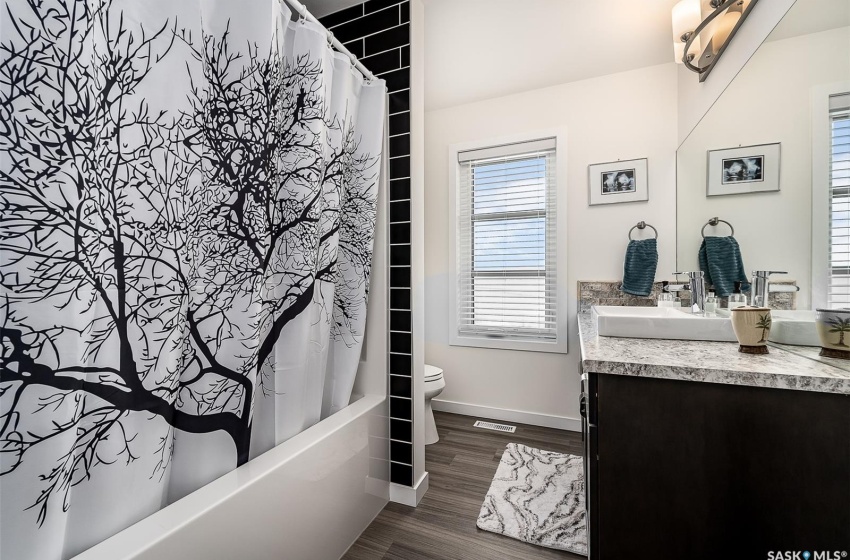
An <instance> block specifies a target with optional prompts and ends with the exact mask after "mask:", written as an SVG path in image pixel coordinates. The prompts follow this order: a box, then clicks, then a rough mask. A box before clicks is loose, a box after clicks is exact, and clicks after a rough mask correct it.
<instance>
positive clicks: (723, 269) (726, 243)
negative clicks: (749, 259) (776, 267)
mask: <svg viewBox="0 0 850 560" xmlns="http://www.w3.org/2000/svg"><path fill="white" fill-rule="evenodd" d="M699 268H700V270H702V271H703V272H704V273H705V284H706V286H712V287H713V288H714V293H715V294H716V295H717V296H719V297H729V295H730V294H732V293H734V291H735V282H741V287H742V289H743V291H745V292H748V291H750V283H749V282H748V281H747V273H746V272H745V271H744V260H743V259H742V258H741V248H740V247H739V246H738V242H737V241H736V240H735V238H734V237H731V236H729V237H706V238H704V239H703V240H702V245H700V247H699Z"/></svg>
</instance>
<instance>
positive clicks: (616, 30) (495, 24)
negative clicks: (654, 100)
mask: <svg viewBox="0 0 850 560" xmlns="http://www.w3.org/2000/svg"><path fill="white" fill-rule="evenodd" d="M424 3H425V108H426V110H430V109H440V108H444V107H450V106H454V105H459V104H463V103H469V102H472V101H477V100H481V99H487V98H492V97H499V96H502V95H508V94H511V93H516V92H520V91H527V90H531V89H537V88H542V87H546V86H552V85H556V84H561V83H565V82H572V81H575V80H582V79H586V78H592V77H595V76H602V75H605V74H611V73H615V72H622V71H626V70H631V69H635V68H642V67H645V66H652V65H655V64H662V63H665V62H672V61H673V37H672V29H671V10H672V8H673V5H674V4H675V3H676V0H424ZM624 87H628V84H624Z"/></svg>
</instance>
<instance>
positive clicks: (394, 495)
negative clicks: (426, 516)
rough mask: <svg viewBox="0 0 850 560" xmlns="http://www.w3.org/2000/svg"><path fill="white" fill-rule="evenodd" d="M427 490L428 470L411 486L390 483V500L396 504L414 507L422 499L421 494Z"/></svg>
mask: <svg viewBox="0 0 850 560" xmlns="http://www.w3.org/2000/svg"><path fill="white" fill-rule="evenodd" d="M427 491H428V472H427V471H426V472H425V473H423V474H422V477H421V478H420V479H419V481H418V482H417V483H416V484H415V485H413V486H403V485H401V484H395V483H390V501H391V502H396V503H397V504H404V505H406V506H411V507H416V506H418V505H419V502H420V501H421V500H422V496H424V495H425V492H427Z"/></svg>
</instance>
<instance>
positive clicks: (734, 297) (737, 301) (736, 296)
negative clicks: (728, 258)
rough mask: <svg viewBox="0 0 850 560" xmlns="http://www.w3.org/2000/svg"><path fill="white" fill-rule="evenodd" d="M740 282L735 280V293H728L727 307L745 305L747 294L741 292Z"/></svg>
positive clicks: (732, 307)
mask: <svg viewBox="0 0 850 560" xmlns="http://www.w3.org/2000/svg"><path fill="white" fill-rule="evenodd" d="M741 286H742V284H741V282H740V281H738V282H735V293H733V294H730V295H729V309H730V310H731V309H735V308H738V307H744V306H745V305H747V296H745V295H744V294H742V293H741Z"/></svg>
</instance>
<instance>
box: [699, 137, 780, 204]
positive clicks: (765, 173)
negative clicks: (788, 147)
mask: <svg viewBox="0 0 850 560" xmlns="http://www.w3.org/2000/svg"><path fill="white" fill-rule="evenodd" d="M780 152H781V149H780V144H779V142H777V143H775V144H759V145H756V146H741V147H738V148H729V149H725V150H709V152H708V165H707V170H708V184H707V188H706V196H725V195H730V194H748V193H757V192H775V191H778V190H779V164H780Z"/></svg>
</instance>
